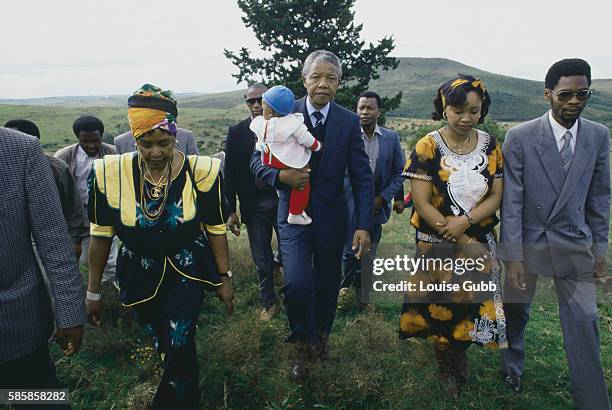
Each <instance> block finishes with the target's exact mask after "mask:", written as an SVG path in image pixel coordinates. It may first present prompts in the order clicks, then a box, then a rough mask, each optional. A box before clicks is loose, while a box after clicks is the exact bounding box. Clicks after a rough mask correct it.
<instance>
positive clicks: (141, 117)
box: [128, 84, 178, 139]
mask: <svg viewBox="0 0 612 410" xmlns="http://www.w3.org/2000/svg"><path fill="white" fill-rule="evenodd" d="M128 107H129V108H128V121H129V123H130V128H131V129H132V135H133V136H134V138H135V139H138V138H140V137H141V136H142V135H143V134H145V133H147V132H149V131H151V130H154V129H157V128H159V129H162V130H165V131H168V132H169V133H170V134H172V135H174V136H176V117H178V110H177V107H176V100H175V99H174V95H173V94H172V91H170V90H162V89H161V88H159V87H156V86H154V85H151V84H145V85H143V86H142V87H140V88H139V89H138V90H137V91H136V92H135V93H134V94H132V96H131V97H130V98H129V99H128Z"/></svg>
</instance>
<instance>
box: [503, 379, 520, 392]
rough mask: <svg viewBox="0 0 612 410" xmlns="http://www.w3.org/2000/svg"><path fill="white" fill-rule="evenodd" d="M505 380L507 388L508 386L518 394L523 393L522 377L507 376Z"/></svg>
mask: <svg viewBox="0 0 612 410" xmlns="http://www.w3.org/2000/svg"><path fill="white" fill-rule="evenodd" d="M504 380H505V382H506V386H508V387H509V388H510V389H511V390H512V391H513V392H515V393H518V392H520V391H521V378H520V377H512V376H506V378H505V379H504Z"/></svg>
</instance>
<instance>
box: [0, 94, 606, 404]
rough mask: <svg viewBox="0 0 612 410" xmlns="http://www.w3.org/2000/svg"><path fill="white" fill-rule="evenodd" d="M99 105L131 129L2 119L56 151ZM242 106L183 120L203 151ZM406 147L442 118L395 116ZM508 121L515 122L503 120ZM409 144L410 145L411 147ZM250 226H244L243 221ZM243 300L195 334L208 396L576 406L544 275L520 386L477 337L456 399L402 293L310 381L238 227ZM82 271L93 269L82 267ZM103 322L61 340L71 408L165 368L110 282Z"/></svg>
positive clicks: (104, 400)
mask: <svg viewBox="0 0 612 410" xmlns="http://www.w3.org/2000/svg"><path fill="white" fill-rule="evenodd" d="M83 114H92V115H97V116H99V117H100V118H101V119H102V120H103V121H104V123H105V124H106V135H105V137H106V138H107V140H112V137H113V136H115V135H117V134H119V133H121V132H124V131H126V130H127V119H126V112H125V108H118V107H95V108H85V107H59V106H11V105H0V123H4V122H5V121H6V120H7V119H9V118H15V117H22V118H30V119H32V120H34V121H35V122H37V123H38V125H39V126H40V128H41V133H42V143H43V145H44V147H45V149H47V150H48V151H55V150H56V149H58V148H60V147H61V146H64V145H67V144H70V143H73V142H75V141H76V139H75V138H74V136H73V134H72V130H71V125H72V121H73V120H74V119H75V118H76V117H77V116H79V115H83ZM246 115H247V113H246V109H245V108H244V107H243V106H236V107H234V108H231V109H224V108H223V109H222V108H198V107H189V108H182V109H181V115H180V117H179V120H180V124H181V126H184V127H186V128H190V129H192V130H194V131H195V134H196V138H197V141H198V144H199V146H200V149H201V152H202V153H204V154H212V153H214V152H216V151H218V147H219V143H220V141H221V140H223V139H224V138H225V134H226V131H227V127H228V126H229V125H231V124H233V123H235V122H237V121H238V120H240V119H242V118H244V117H246ZM388 125H389V126H390V127H391V128H393V129H396V130H398V132H399V133H400V135H401V137H402V143H403V145H404V146H405V147H406V149H407V150H408V149H409V148H410V147H411V145H412V144H413V143H414V141H415V139H416V137H420V136H422V135H424V133H425V132H427V130H429V129H431V128H432V127H435V126H436V124H435V122H433V121H430V120H422V119H412V118H397V117H389V119H388ZM500 125H501V126H502V128H505V127H507V126H509V125H512V124H510V123H503V124H500ZM407 152H408V151H407ZM245 233H246V232H245ZM413 237H414V231H413V230H412V228H410V226H409V224H408V215H407V214H404V215H401V216H398V215H393V217H392V219H391V221H390V222H389V223H388V224H387V225H386V226H385V228H384V235H383V241H382V242H381V246H380V250H379V255H382V254H385V253H386V254H395V253H399V254H407V255H412V254H413V252H414V246H413V243H412V238H413ZM230 247H231V255H232V270H233V271H234V272H235V273H236V277H235V280H234V286H235V295H236V311H235V314H234V316H232V317H230V318H228V317H227V316H226V315H225V313H224V309H223V308H222V306H221V305H220V303H219V302H218V301H217V299H216V298H215V297H214V295H213V294H208V295H207V297H206V300H205V303H204V306H203V308H202V313H201V316H200V321H199V329H198V334H197V344H198V352H199V362H200V366H201V387H202V401H201V407H202V408H206V409H224V408H231V409H243V408H253V409H258V408H268V409H285V408H295V409H301V408H328V409H334V408H347V409H355V408H364V409H374V408H376V409H379V408H383V409H387V408H388V409H455V408H465V409H499V408H504V409H506V408H507V409H541V408H555V409H556V408H561V409H563V408H567V409H569V408H572V400H571V393H570V387H569V377H568V369H567V362H566V359H565V353H564V351H563V341H562V336H561V331H560V325H559V320H558V307H557V304H556V298H555V297H554V292H552V285H551V283H549V282H546V281H541V283H540V289H539V293H538V296H537V298H536V301H535V303H534V309H533V314H532V320H531V321H530V324H529V327H528V329H527V355H528V359H527V365H526V372H525V379H524V391H523V392H522V393H521V394H519V395H515V394H512V393H511V392H509V391H507V390H506V389H505V386H504V385H503V383H502V382H501V377H500V372H499V355H498V353H497V352H494V351H490V350H487V349H483V348H478V347H472V348H471V349H470V350H469V356H470V359H471V363H472V376H471V380H470V384H469V386H468V387H467V389H466V390H465V392H464V393H463V394H462V396H461V397H460V399H459V400H457V401H447V400H446V399H445V398H444V396H443V394H442V391H441V390H440V389H439V388H438V385H437V382H436V372H435V361H434V358H433V354H432V350H431V346H430V345H429V344H428V343H425V342H420V341H412V340H411V341H400V340H399V339H398V337H397V330H398V326H399V323H398V321H399V311H400V306H401V295H390V294H377V295H375V296H374V303H373V305H374V307H373V309H372V310H370V311H367V312H358V311H357V310H356V309H348V310H341V311H339V312H338V316H337V319H336V322H335V324H334V329H333V333H332V337H331V348H332V351H331V357H330V360H329V361H328V362H326V363H324V364H323V365H321V366H319V367H317V368H315V369H314V370H313V375H312V378H311V380H310V382H309V383H308V384H307V385H306V386H302V387H299V386H296V385H293V384H291V383H289V382H288V380H287V369H288V366H289V363H290V359H291V357H292V355H293V354H294V352H292V349H291V347H290V346H288V345H286V344H285V343H284V342H283V339H284V337H285V335H286V330H287V320H286V317H285V315H284V314H280V315H278V316H277V317H276V318H275V319H274V320H272V322H270V323H267V324H262V323H260V322H258V321H257V318H256V310H257V308H258V305H259V292H258V286H257V274H256V271H255V267H254V265H253V263H252V261H251V259H250V256H249V255H250V253H249V249H248V241H247V239H246V235H245V234H243V236H241V237H240V238H235V237H234V236H232V235H230ZM84 276H86V272H84ZM611 298H612V296H611V295H609V294H608V295H606V294H603V292H600V294H599V299H598V302H599V303H598V305H599V312H600V331H601V336H602V360H603V365H604V368H605V369H606V378H607V381H608V383H609V384H610V383H612V344H611V342H612V304H611V303H610V301H611ZM105 304H106V306H105V315H104V324H103V326H102V328H100V329H94V328H91V327H89V326H88V327H87V333H86V340H85V343H84V345H83V347H82V350H81V352H80V353H79V354H78V355H76V356H75V357H72V358H63V357H61V353H60V352H59V351H58V350H57V349H56V348H54V351H53V355H54V357H55V359H56V361H57V367H58V371H59V375H60V378H61V379H62V381H63V382H64V383H65V384H66V386H67V387H69V389H70V391H71V400H72V403H73V406H74V407H75V408H99V409H111V408H115V409H123V408H145V407H146V405H147V404H148V403H150V401H151V399H152V395H153V393H154V391H155V388H156V385H157V381H158V380H159V375H160V372H159V359H158V358H157V357H156V355H155V354H154V352H153V350H152V347H151V343H150V340H149V339H148V338H147V337H146V336H145V334H144V333H143V332H142V331H141V329H140V328H139V327H138V325H137V324H136V323H135V318H134V315H133V312H131V311H130V310H129V309H124V308H122V307H121V306H120V305H119V302H118V297H117V294H116V292H115V291H114V290H113V289H110V288H109V289H106V292H105Z"/></svg>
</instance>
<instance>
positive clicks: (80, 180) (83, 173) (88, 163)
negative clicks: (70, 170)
mask: <svg viewBox="0 0 612 410" xmlns="http://www.w3.org/2000/svg"><path fill="white" fill-rule="evenodd" d="M96 158H97V157H90V156H89V155H87V153H86V152H85V151H83V148H81V146H80V145H79V146H78V147H77V152H76V158H75V159H76V165H75V172H74V179H75V180H76V184H77V189H78V191H79V198H80V199H81V204H82V205H83V208H84V209H83V215H84V216H85V218H84V219H85V226H89V218H88V217H87V202H89V194H88V192H87V178H88V177H89V173H90V172H91V167H92V166H93V162H94V160H95V159H96Z"/></svg>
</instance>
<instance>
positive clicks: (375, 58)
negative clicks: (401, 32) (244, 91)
mask: <svg viewBox="0 0 612 410" xmlns="http://www.w3.org/2000/svg"><path fill="white" fill-rule="evenodd" d="M354 3H355V0H238V6H239V7H240V9H241V10H242V11H243V13H244V16H243V17H242V21H243V23H244V24H245V26H246V27H247V28H251V29H253V31H254V32H255V37H256V38H257V40H258V41H259V45H260V48H261V49H262V50H264V51H265V52H268V53H270V54H271V55H270V57H267V58H255V57H252V56H251V53H250V51H249V50H248V49H247V48H245V47H242V48H241V49H240V51H239V52H237V53H235V52H233V51H229V50H227V49H226V50H224V53H225V56H226V57H227V58H228V59H230V60H231V61H232V63H233V64H234V65H235V66H236V67H238V70H239V71H238V73H237V74H232V76H233V77H234V78H236V80H237V82H238V83H241V82H246V83H252V82H255V81H259V82H263V83H265V84H267V85H277V84H282V85H285V86H286V87H289V88H290V89H291V90H292V91H293V92H294V93H295V95H296V96H297V97H302V96H304V95H305V93H306V90H305V89H304V87H303V85H302V73H301V68H302V63H303V61H304V59H305V58H306V57H307V56H308V54H310V53H311V52H313V51H316V50H321V49H323V50H329V51H331V52H333V53H335V54H336V55H337V56H338V58H340V61H341V62H342V80H341V86H340V89H339V90H338V93H337V94H336V101H337V102H338V103H339V104H341V105H343V106H345V107H347V108H351V109H355V106H356V104H357V97H358V96H359V94H361V93H362V92H363V91H365V90H367V89H368V85H369V83H370V80H375V79H377V78H379V76H380V74H379V70H381V69H382V70H384V71H387V70H391V69H395V68H397V66H398V64H399V61H398V60H397V59H396V58H394V57H390V56H389V53H390V52H391V51H392V50H393V49H394V48H395V44H394V40H393V37H392V36H388V37H384V38H383V39H382V40H379V41H378V44H377V45H374V44H372V43H369V45H368V46H367V47H365V41H363V40H361V39H360V33H361V29H362V28H363V24H359V25H355V23H354V22H353V19H354V15H355V13H354V12H353V11H352V7H353V5H354ZM382 98H383V104H382V105H383V106H382V107H381V108H382V111H383V112H385V111H389V110H392V109H395V108H397V107H399V104H400V102H401V98H402V93H401V92H399V93H398V94H397V95H395V96H394V97H382ZM383 121H384V120H383Z"/></svg>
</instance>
